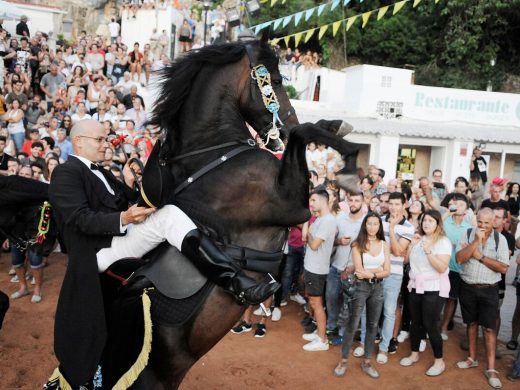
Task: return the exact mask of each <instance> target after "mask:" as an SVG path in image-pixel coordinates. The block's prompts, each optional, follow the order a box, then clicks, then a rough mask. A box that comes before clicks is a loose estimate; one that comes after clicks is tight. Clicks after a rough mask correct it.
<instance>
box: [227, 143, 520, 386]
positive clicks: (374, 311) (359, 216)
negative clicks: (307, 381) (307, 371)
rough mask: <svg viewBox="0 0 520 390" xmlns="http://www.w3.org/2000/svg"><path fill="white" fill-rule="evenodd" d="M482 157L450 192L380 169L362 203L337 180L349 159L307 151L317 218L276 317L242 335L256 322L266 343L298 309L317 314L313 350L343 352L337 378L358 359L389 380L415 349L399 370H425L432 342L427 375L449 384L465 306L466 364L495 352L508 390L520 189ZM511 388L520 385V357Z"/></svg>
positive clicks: (299, 242)
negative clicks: (449, 348)
mask: <svg viewBox="0 0 520 390" xmlns="http://www.w3.org/2000/svg"><path fill="white" fill-rule="evenodd" d="M481 154H482V151H481V150H480V149H478V148H477V149H475V151H474V154H473V158H472V160H471V166H470V167H469V170H468V171H470V175H469V176H468V177H467V178H466V177H458V178H457V179H456V180H455V182H454V183H453V185H452V186H451V187H450V186H448V185H447V184H446V183H444V182H443V180H442V179H443V177H442V171H440V170H438V169H436V170H434V171H433V172H432V177H431V178H428V177H421V178H420V179H419V180H417V182H416V183H407V182H404V181H403V180H402V179H400V178H398V179H391V180H389V181H388V182H386V183H385V181H384V176H385V170H384V169H382V168H378V167H376V166H374V165H371V166H369V167H368V170H367V172H368V174H365V173H364V172H363V171H362V170H360V172H359V177H360V180H359V192H357V193H351V194H346V193H344V191H342V190H340V189H339V187H338V185H337V183H336V181H335V172H337V171H338V170H339V169H341V167H342V161H341V157H340V156H339V155H338V154H337V152H335V151H334V150H333V149H330V148H327V147H326V146H325V145H315V144H310V145H308V150H307V164H308V168H309V171H310V180H311V188H310V190H311V195H310V198H309V207H310V211H311V214H312V216H311V219H310V220H309V221H308V222H306V223H305V224H303V225H301V226H294V227H293V228H291V232H290V236H289V241H288V251H287V255H286V258H285V261H284V264H283V265H282V269H281V272H280V275H281V276H280V281H281V284H282V288H281V290H280V291H279V293H277V294H276V296H275V297H274V302H273V301H272V300H268V301H267V302H264V307H266V308H269V307H271V309H263V308H262V307H260V308H258V309H257V310H256V311H254V312H253V308H252V307H250V308H248V310H247V311H246V313H245V315H244V317H243V318H242V319H241V321H240V322H239V323H238V324H237V325H236V327H234V328H233V329H232V332H233V333H235V334H239V333H244V332H249V331H251V330H253V321H252V315H253V314H256V315H259V316H262V318H261V320H260V321H259V322H258V324H257V325H256V328H255V337H264V336H265V335H266V331H267V328H266V320H267V318H268V316H269V315H271V316H272V320H273V321H279V320H280V319H281V316H282V311H281V307H283V306H285V305H286V304H287V300H288V299H291V300H293V301H295V302H298V303H300V304H302V305H303V306H304V309H305V311H306V312H307V313H308V314H307V316H306V317H305V318H304V320H303V321H302V326H303V328H304V333H303V335H302V337H303V339H304V340H306V341H307V343H306V344H304V345H303V349H304V350H305V351H311V352H316V351H327V350H329V346H330V345H341V357H340V359H339V363H338V365H337V367H336V368H335V369H334V370H332V372H333V374H334V375H335V376H343V375H345V373H346V370H347V366H348V360H349V357H350V355H353V356H355V357H357V358H361V368H362V371H363V372H364V373H366V374H367V375H368V376H369V377H371V378H378V377H379V372H378V371H377V368H376V365H375V364H374V363H375V362H377V364H386V363H388V362H389V357H390V355H392V354H394V353H395V352H396V351H397V349H398V348H399V344H401V343H403V342H405V340H407V339H409V341H410V344H411V353H410V355H409V356H407V357H404V358H402V359H401V360H400V362H399V364H400V365H401V366H403V367H408V366H411V365H413V364H415V363H416V362H417V361H418V360H419V358H420V353H421V352H423V351H425V349H426V348H427V343H428V341H429V344H430V345H431V349H432V355H433V356H432V365H431V367H430V368H429V369H428V370H427V372H426V375H428V376H438V375H441V374H442V373H443V372H444V370H445V369H446V367H447V363H446V361H445V360H446V359H445V356H444V354H443V342H444V341H446V340H448V339H449V338H451V337H457V336H455V335H454V333H453V332H451V330H452V329H453V327H454V322H453V319H454V314H455V311H456V307H457V305H460V310H461V314H462V320H463V322H464V323H465V324H466V327H467V338H466V339H463V340H459V341H460V343H461V348H463V349H464V350H466V351H467V352H461V355H460V356H458V357H457V358H460V361H458V362H457V364H456V365H457V367H458V368H459V369H461V370H464V369H469V368H474V367H477V366H478V365H479V363H478V361H477V349H478V347H480V348H482V347H484V348H485V350H486V362H485V363H484V365H485V367H486V369H485V375H486V377H487V381H488V383H489V385H490V386H491V387H493V388H501V386H502V384H501V382H500V379H499V378H498V375H497V371H496V366H495V359H496V346H497V334H498V331H499V329H500V323H501V313H500V308H501V305H502V302H503V299H504V293H505V289H506V279H505V274H506V272H507V270H508V267H515V269H517V270H518V269H520V267H518V266H517V265H516V264H515V263H519V264H520V256H518V257H516V254H515V249H519V248H520V229H517V224H518V215H519V206H520V198H519V190H520V184H519V183H516V182H508V180H505V179H502V178H498V177H497V178H494V179H493V180H491V181H490V182H488V178H487V163H486V160H485V159H484V158H483V157H482V155H481ZM515 234H516V239H515ZM515 260H516V261H515ZM517 273H518V272H517ZM514 283H515V285H516V297H517V303H516V308H515V310H514V313H502V314H503V319H504V321H508V322H509V321H511V322H512V333H511V338H510V341H509V342H508V343H507V348H508V349H510V350H518V336H519V333H520V282H518V278H515V282H514ZM511 314H512V316H511ZM479 328H482V331H483V334H484V342H483V343H480V341H478V337H477V335H478V330H479ZM358 330H360V332H359V334H358V333H357V331H358ZM356 338H357V340H358V343H357V346H355V345H354V342H355V340H356ZM376 344H377V346H376ZM464 354H466V356H465V357H464ZM374 357H375V359H374ZM425 358H427V359H428V357H425ZM508 378H509V379H511V380H515V379H518V378H520V353H519V355H518V359H517V362H516V364H515V366H514V367H513V369H512V370H511V372H510V373H509V375H508Z"/></svg>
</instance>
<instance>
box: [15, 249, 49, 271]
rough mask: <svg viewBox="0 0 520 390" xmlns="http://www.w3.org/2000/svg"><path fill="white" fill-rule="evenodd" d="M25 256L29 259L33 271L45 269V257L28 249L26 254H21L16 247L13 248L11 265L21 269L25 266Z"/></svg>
mask: <svg viewBox="0 0 520 390" xmlns="http://www.w3.org/2000/svg"><path fill="white" fill-rule="evenodd" d="M25 255H27V258H28V259H29V263H30V264H31V268H32V269H38V268H42V267H43V257H42V256H40V255H38V254H36V252H34V251H33V250H32V249H30V248H29V249H27V251H25V252H21V251H20V250H19V249H17V248H16V247H15V246H14V245H13V246H11V265H12V266H13V267H14V268H20V267H23V266H24V263H25Z"/></svg>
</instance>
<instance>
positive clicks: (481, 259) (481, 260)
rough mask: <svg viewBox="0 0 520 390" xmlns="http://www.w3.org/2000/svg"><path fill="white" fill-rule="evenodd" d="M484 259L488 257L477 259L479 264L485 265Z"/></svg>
mask: <svg viewBox="0 0 520 390" xmlns="http://www.w3.org/2000/svg"><path fill="white" fill-rule="evenodd" d="M484 257H486V256H484V255H483V256H482V257H481V258H480V259H477V260H478V262H479V263H481V264H483V263H484Z"/></svg>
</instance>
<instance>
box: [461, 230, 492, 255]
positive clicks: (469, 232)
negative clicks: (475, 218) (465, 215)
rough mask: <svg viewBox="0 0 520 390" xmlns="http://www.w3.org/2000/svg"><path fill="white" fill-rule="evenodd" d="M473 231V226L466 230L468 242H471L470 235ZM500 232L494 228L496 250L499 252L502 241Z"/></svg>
mask: <svg viewBox="0 0 520 390" xmlns="http://www.w3.org/2000/svg"><path fill="white" fill-rule="evenodd" d="M472 231H473V228H469V229H468V230H466V234H467V236H468V243H469V237H470V236H471V232H472ZM499 234H500V233H499V232H497V231H496V230H493V238H494V239H495V252H497V253H498V244H499V243H500V236H499Z"/></svg>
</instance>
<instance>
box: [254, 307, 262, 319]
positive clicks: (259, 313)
mask: <svg viewBox="0 0 520 390" xmlns="http://www.w3.org/2000/svg"><path fill="white" fill-rule="evenodd" d="M253 314H254V315H255V316H258V317H262V316H263V315H264V311H263V310H262V307H261V306H258V309H256V310H255V311H254V312H253Z"/></svg>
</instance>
